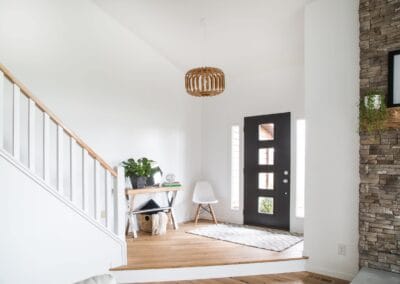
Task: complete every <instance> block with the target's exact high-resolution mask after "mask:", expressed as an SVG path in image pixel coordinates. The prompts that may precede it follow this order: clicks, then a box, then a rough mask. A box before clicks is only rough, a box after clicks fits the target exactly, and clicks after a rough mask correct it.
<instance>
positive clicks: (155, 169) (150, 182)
mask: <svg viewBox="0 0 400 284" xmlns="http://www.w3.org/2000/svg"><path fill="white" fill-rule="evenodd" d="M157 173H160V175H161V176H162V174H163V172H162V170H161V169H160V167H159V166H157V165H153V163H152V166H151V174H150V177H149V178H148V179H147V185H149V186H152V185H154V184H155V180H154V176H155V175H156V174H157ZM161 176H160V177H161Z"/></svg>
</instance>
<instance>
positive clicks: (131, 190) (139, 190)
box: [126, 186, 183, 195]
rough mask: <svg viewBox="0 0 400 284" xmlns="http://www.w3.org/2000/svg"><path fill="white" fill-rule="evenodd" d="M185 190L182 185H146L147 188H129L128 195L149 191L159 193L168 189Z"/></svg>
mask: <svg viewBox="0 0 400 284" xmlns="http://www.w3.org/2000/svg"><path fill="white" fill-rule="evenodd" d="M178 190H183V188H182V186H167V187H158V186H157V187H145V188H138V189H133V188H127V189H126V193H127V194H128V195H138V194H148V193H158V192H166V191H178Z"/></svg>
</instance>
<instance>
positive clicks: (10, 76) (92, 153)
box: [0, 63, 117, 177]
mask: <svg viewBox="0 0 400 284" xmlns="http://www.w3.org/2000/svg"><path fill="white" fill-rule="evenodd" d="M0 70H1V71H2V72H3V73H4V75H5V76H6V77H7V78H8V79H9V80H10V81H11V82H12V83H14V84H16V85H17V86H18V87H19V88H20V89H21V91H22V92H23V93H24V94H25V95H26V96H27V97H28V98H30V99H31V100H32V101H34V102H35V104H36V106H37V107H38V108H39V109H40V110H42V111H43V112H45V113H47V114H48V116H49V118H51V120H53V121H54V122H55V123H56V124H57V125H59V126H61V127H62V128H63V129H64V131H65V132H66V133H67V134H68V135H69V136H70V137H72V138H73V139H74V140H75V141H76V143H78V144H79V145H80V146H81V147H82V148H83V149H85V150H86V151H87V152H88V153H89V155H90V156H91V157H92V158H93V159H95V160H97V161H99V163H100V165H102V166H103V167H104V168H105V169H107V170H108V171H109V172H110V173H111V174H112V175H113V176H114V177H116V176H117V173H116V172H115V171H114V169H113V168H112V167H111V166H110V165H108V164H107V163H106V162H105V161H104V160H103V159H102V158H101V157H100V156H99V155H98V154H97V153H96V152H95V151H93V149H92V148H90V147H89V146H88V145H87V144H86V143H85V142H83V140H82V139H81V138H79V137H78V136H77V135H76V134H75V133H74V132H72V131H71V130H70V129H69V128H67V127H66V126H65V125H64V123H63V122H62V121H61V120H60V119H59V118H58V117H57V116H56V115H55V114H54V113H53V112H51V111H50V110H49V109H48V108H47V107H46V106H45V105H44V104H43V103H42V102H41V101H40V100H39V99H38V98H36V97H35V96H34V95H33V94H32V93H31V91H29V89H28V88H27V87H25V85H24V84H22V83H21V82H20V81H19V80H18V79H17V78H15V77H14V75H13V74H11V72H10V71H9V70H8V69H7V68H6V67H5V66H4V65H2V64H1V63H0Z"/></svg>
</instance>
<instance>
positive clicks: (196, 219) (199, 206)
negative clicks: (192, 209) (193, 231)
mask: <svg viewBox="0 0 400 284" xmlns="http://www.w3.org/2000/svg"><path fill="white" fill-rule="evenodd" d="M200 208H201V205H200V204H199V205H198V206H197V211H196V218H195V219H194V224H195V225H197V221H199V217H200Z"/></svg>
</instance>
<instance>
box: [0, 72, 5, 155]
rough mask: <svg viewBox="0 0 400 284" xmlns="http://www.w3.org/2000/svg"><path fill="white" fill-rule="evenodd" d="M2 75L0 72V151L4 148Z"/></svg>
mask: <svg viewBox="0 0 400 284" xmlns="http://www.w3.org/2000/svg"><path fill="white" fill-rule="evenodd" d="M4 95H5V92H4V74H3V72H1V71H0V149H3V148H4Z"/></svg>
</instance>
